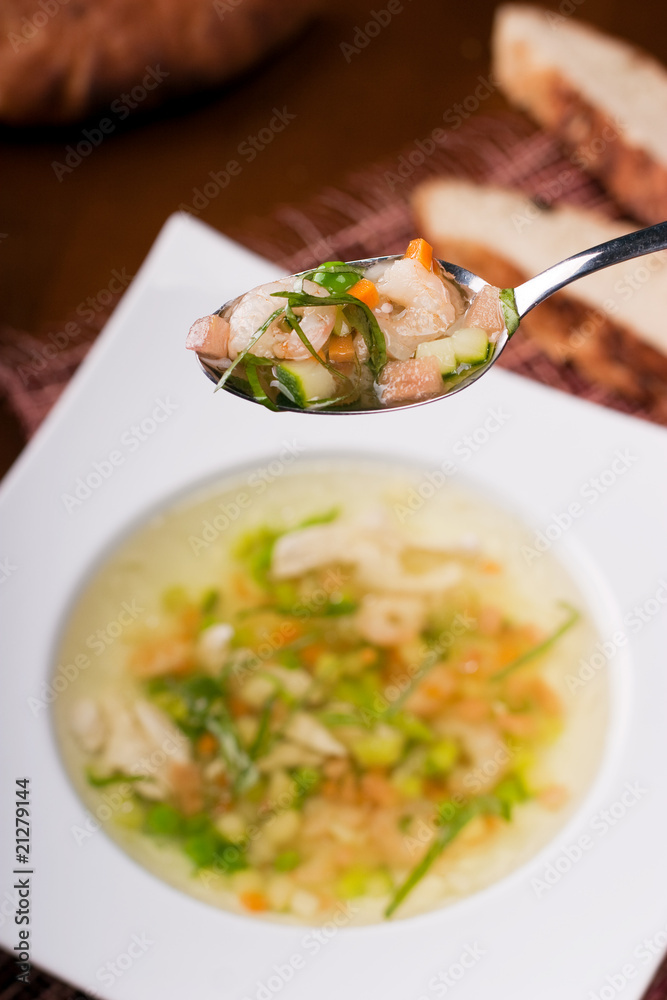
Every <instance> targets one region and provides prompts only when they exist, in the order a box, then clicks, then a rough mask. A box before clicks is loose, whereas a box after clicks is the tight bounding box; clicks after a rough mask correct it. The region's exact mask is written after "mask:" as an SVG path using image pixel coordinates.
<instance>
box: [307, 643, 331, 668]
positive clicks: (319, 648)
mask: <svg viewBox="0 0 667 1000" xmlns="http://www.w3.org/2000/svg"><path fill="white" fill-rule="evenodd" d="M327 648H328V647H327V646H326V644H325V643H323V642H311V643H310V644H309V645H308V646H304V647H303V649H302V650H301V661H302V662H303V663H304V664H305V666H307V667H314V666H315V664H316V663H317V660H318V658H319V657H320V656H322V654H323V653H326V652H327Z"/></svg>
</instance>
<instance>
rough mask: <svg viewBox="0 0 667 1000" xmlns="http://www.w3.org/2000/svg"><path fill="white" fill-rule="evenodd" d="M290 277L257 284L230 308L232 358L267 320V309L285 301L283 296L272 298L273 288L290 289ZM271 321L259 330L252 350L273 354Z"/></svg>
mask: <svg viewBox="0 0 667 1000" xmlns="http://www.w3.org/2000/svg"><path fill="white" fill-rule="evenodd" d="M293 287H294V283H293V282H292V281H270V282H269V283H268V284H266V285H259V286H258V287H257V288H253V290H252V291H251V292H246V294H245V295H243V296H241V298H240V299H239V301H238V302H237V303H236V305H235V306H234V308H233V309H232V311H231V313H230V316H229V348H228V353H229V357H230V359H231V360H232V361H234V360H235V359H236V358H237V357H238V355H239V354H240V353H241V351H244V350H245V349H246V348H247V346H248V344H249V343H250V340H251V339H252V337H253V336H254V335H255V333H256V332H257V330H259V328H260V326H263V324H264V323H266V321H267V320H268V318H269V316H270V315H271V313H274V312H275V311H276V309H280V308H281V307H282V306H284V305H285V302H286V300H285V299H283V298H272V297H271V296H272V293H273V292H282V291H285V290H286V289H287V290H289V291H292V290H293ZM274 327H275V323H272V324H271V326H269V328H268V329H267V330H266V331H265V332H264V333H263V334H262V336H261V337H260V338H259V340H257V341H256V342H255V343H254V344H253V345H252V353H253V354H256V355H258V356H259V357H263V358H272V357H275V355H274V353H273V340H274V335H275V329H274Z"/></svg>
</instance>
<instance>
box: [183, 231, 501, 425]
mask: <svg viewBox="0 0 667 1000" xmlns="http://www.w3.org/2000/svg"><path fill="white" fill-rule="evenodd" d="M506 291H509V290H506ZM503 299H504V294H503V292H501V290H500V289H498V288H495V287H494V286H492V285H487V284H484V285H483V287H482V288H481V289H480V290H479V291H477V292H476V293H475V292H472V291H471V290H470V289H469V288H466V287H464V286H462V285H461V284H459V283H457V282H456V281H455V280H454V278H453V276H452V275H450V274H449V273H448V272H446V271H445V269H444V268H443V267H442V265H441V264H440V262H439V261H437V260H436V259H435V258H434V257H433V252H432V248H431V247H430V246H429V244H428V243H426V241H425V240H422V239H415V240H413V241H412V242H411V243H410V244H409V245H408V248H407V250H406V252H405V255H404V256H403V257H399V258H396V257H393V258H387V259H385V260H382V259H380V260H378V261H377V262H374V263H372V264H371V265H370V266H361V265H355V264H354V263H352V264H350V263H344V262H342V261H329V262H327V263H324V264H320V265H319V266H318V267H316V268H314V269H312V270H310V271H305V272H303V273H301V274H297V275H291V276H290V277H287V278H280V279H279V280H277V281H272V282H269V283H268V284H264V285H260V286H259V287H257V288H254V289H252V290H251V291H249V292H246V293H245V294H244V295H241V296H239V297H238V298H236V299H234V300H232V301H231V302H229V303H227V304H226V305H224V306H223V307H222V308H221V309H219V310H218V312H216V313H213V314H212V315H210V316H204V317H203V318H202V319H199V320H197V321H196V322H195V323H194V325H193V326H192V328H191V329H190V332H189V334H188V338H187V342H186V346H187V347H188V348H189V349H190V350H193V351H196V353H197V354H198V355H199V358H200V360H201V361H202V362H203V363H204V364H205V365H206V366H207V369H208V371H209V373H210V372H211V369H214V370H219V373H220V379H219V383H218V384H219V386H220V387H222V386H227V387H228V388H230V389H233V390H234V391H236V392H237V393H242V394H244V395H247V396H248V397H250V398H252V399H254V400H255V402H258V403H263V404H264V405H266V406H268V407H270V408H277V409H280V408H283V407H284V406H287V407H290V408H293V407H298V408H300V409H304V410H333V411H335V410H336V409H339V410H341V409H342V410H346V411H349V410H350V409H353V410H371V409H372V410H374V409H380V408H386V407H392V406H398V405H405V404H409V403H417V402H421V401H423V400H426V399H433V398H435V397H437V396H442V395H445V394H447V393H448V392H451V391H452V390H453V389H454V388H456V386H457V385H458V384H459V383H460V382H461V380H463V379H467V378H468V377H469V376H470V374H471V372H472V371H474V370H475V369H481V368H483V367H484V366H485V365H486V364H487V363H488V361H489V360H490V359H491V358H492V357H493V352H494V345H495V343H496V342H497V340H498V338H499V337H500V335H501V333H502V332H503V330H504V329H505V328H506V327H510V325H511V317H508V316H507V315H506V310H507V308H508V305H507V303H505V302H504V301H503Z"/></svg>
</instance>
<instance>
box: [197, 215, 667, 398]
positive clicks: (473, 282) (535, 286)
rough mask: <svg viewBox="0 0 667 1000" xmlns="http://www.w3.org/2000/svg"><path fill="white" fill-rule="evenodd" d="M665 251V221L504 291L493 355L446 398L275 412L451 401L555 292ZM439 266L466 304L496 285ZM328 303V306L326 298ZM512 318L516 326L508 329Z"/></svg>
mask: <svg viewBox="0 0 667 1000" xmlns="http://www.w3.org/2000/svg"><path fill="white" fill-rule="evenodd" d="M664 249H667V222H660V223H658V224H657V225H655V226H649V227H648V228H646V229H640V230H637V231H636V232H633V233H628V234H627V235H625V236H619V237H617V238H616V239H614V240H610V241H608V242H607V243H601V244H600V245H599V246H595V247H591V248H590V249H589V250H584V251H582V252H581V253H578V254H574V255H573V256H572V257H568V258H567V259H566V260H564V261H560V262H559V263H558V264H554V265H553V267H550V268H547V270H546V271H542V272H541V273H540V274H538V275H536V276H535V277H533V278H530V279H529V280H528V281H525V282H523V284H521V285H518V286H517V287H516V288H514V289H511V288H508V289H502V290H501V299H503V301H504V303H505V304H504V305H503V314H504V317H505V326H504V328H503V329H502V330H501V331H500V333H498V334H497V335H496V337H495V340H492V341H490V347H491V350H490V351H489V355H488V356H487V358H486V360H485V361H484V362H482V363H481V364H478V365H476V366H475V367H473V368H471V369H470V370H469V371H464V372H462V373H461V374H460V375H458V376H455V379H456V380H455V381H454V379H452V380H451V382H450V384H449V386H448V387H447V388H445V390H444V392H443V393H442V394H440V395H437V396H430V397H428V398H426V399H418V400H411V401H406V402H401V403H394V404H392V405H390V406H380V407H374V408H370V407H365V406H360V405H358V406H355V405H350V406H345V405H343V406H338V405H337V406H336V407H335V409H334V408H330V409H328V408H325V407H322V408H320V409H318V408H316V407H312V408H306V409H304V408H303V407H300V406H297V405H296V404H293V403H290V401H289V400H287V399H279V401H278V402H277V403H276V404H275V406H274V409H275V410H277V411H283V410H284V411H287V412H294V413H315V414H319V413H327V414H332V413H333V414H336V415H347V414H359V413H384V412H387V410H404V409H411V408H412V407H414V406H423V405H424V404H425V403H433V402H436V401H437V400H440V399H445V398H447V397H448V396H452V395H453V394H454V393H457V392H460V391H461V390H462V389H467V388H469V387H470V386H471V385H472V384H473V383H474V382H476V381H477V380H478V379H479V378H481V377H482V375H485V374H486V372H487V371H488V370H489V368H491V366H492V365H494V364H495V362H496V361H497V360H498V358H499V357H500V355H501V354H502V352H503V350H504V348H505V346H506V345H507V342H508V341H509V339H510V337H511V336H512V335H513V334H514V332H515V331H516V329H517V327H518V326H519V323H520V321H521V319H522V318H523V317H524V316H525V315H526V313H528V312H530V310H531V309H533V308H534V307H535V306H536V305H538V304H539V303H540V302H543V301H544V299H547V298H549V296H550V295H553V294H554V292H556V291H558V290H559V289H560V288H563V287H564V286H565V285H569V284H570V282H572V281H576V280H577V279H578V278H583V277H584V276H585V275H587V274H592V273H593V272H595V271H599V270H602V269H603V268H606V267H610V266H611V265H612V264H619V263H622V262H623V261H626V260H631V259H633V258H635V257H641V256H643V255H645V254H648V253H655V252H657V251H660V250H664ZM402 256H403V255H402V254H396V255H393V256H385V257H367V258H366V259H364V260H354V261H348V262H346V263H348V264H349V265H350V267H355V268H358V269H359V270H361V271H364V272H365V270H366V269H367V268H370V267H372V266H373V265H375V264H391V263H393V262H394V261H397V260H400V259H401V258H402ZM438 263H439V264H440V266H441V268H442V269H443V272H444V276H445V277H446V278H447V279H448V280H449V281H451V282H453V284H454V285H456V286H457V287H458V288H459V290H460V291H461V292H463V294H464V298H466V299H470V298H471V297H472V296H473V295H476V294H477V293H478V292H480V291H481V290H482V289H483V288H484V287H485V286H487V285H489V286H490V283H489V282H488V281H485V280H484V279H483V278H481V277H480V276H479V275H478V274H474V273H473V272H472V271H468V270H466V268H464V267H459V266H458V265H457V264H452V263H450V262H449V261H443V260H439V261H438ZM311 273H312V270H311V271H303V272H300V274H299V275H292V277H298V276H301V275H306V274H311ZM490 287H492V286H490ZM240 298H241V296H237V297H236V298H235V299H230V300H229V302H226V303H225V305H224V306H222V307H221V309H220V310H218V312H219V313H222V312H223V311H225V310H227V309H228V308H230V307H231V306H232V305H234V304H235V303H236V302H237V301H238V299H240ZM323 301H324V302H326V299H324V300H323ZM508 303H509V304H510V308H509V310H508V309H507V308H506V305H507V304H508ZM510 318H511V325H510V326H508V322H510ZM198 360H199V364H200V366H201V368H202V371H203V373H204V374H205V375H206V377H207V378H209V379H210V380H211V381H212V382H214V383H216V385H217V384H218V383H219V382H220V379H221V377H222V376H223V374H224V368H221V367H218V366H216V365H215V364H213V363H212V362H211V361H209V360H207V359H206V358H204V357H202V356H201V355H198ZM223 388H224V389H225V390H226V391H227V392H231V393H232V395H234V396H240V397H241V398H243V399H246V400H248V401H249V402H259V400H256V399H254V398H253V396H251V395H249V394H247V393H245V392H243V391H241V390H240V389H238V388H236V387H235V386H233V385H230V384H229V383H227V384H225V385H224V386H223ZM260 405H261V404H260Z"/></svg>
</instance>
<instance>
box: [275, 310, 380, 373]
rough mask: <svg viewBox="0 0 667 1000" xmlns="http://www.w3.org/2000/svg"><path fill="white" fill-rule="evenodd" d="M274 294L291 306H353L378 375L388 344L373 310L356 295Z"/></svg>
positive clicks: (356, 324)
mask: <svg viewBox="0 0 667 1000" xmlns="http://www.w3.org/2000/svg"><path fill="white" fill-rule="evenodd" d="M273 295H275V296H279V297H281V298H284V299H287V301H288V303H289V306H290V308H292V309H294V308H295V307H297V308H298V307H303V306H322V305H327V306H352V307H353V308H354V310H356V314H357V316H358V317H359V318H361V320H362V321H361V322H357V323H353V325H354V326H356V327H357V329H359V331H360V333H361V335H362V337H363V338H364V341H365V342H366V347H367V348H368V355H369V364H370V366H371V368H372V370H373V373H374V374H375V375H377V374H378V373H379V372H380V369H381V368H382V367H383V366H384V365H385V363H386V361H387V344H386V341H385V339H384V334H383V332H382V330H381V329H380V325H379V323H378V321H377V320H376V318H375V316H374V315H373V312H372V310H371V309H369V307H368V306H367V305H366V303H365V302H361V301H360V300H359V299H356V298H355V297H354V295H347V294H346V293H344V292H341V293H339V294H337V295H329V296H326V297H325V296H319V295H307V294H306V293H305V292H273Z"/></svg>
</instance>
